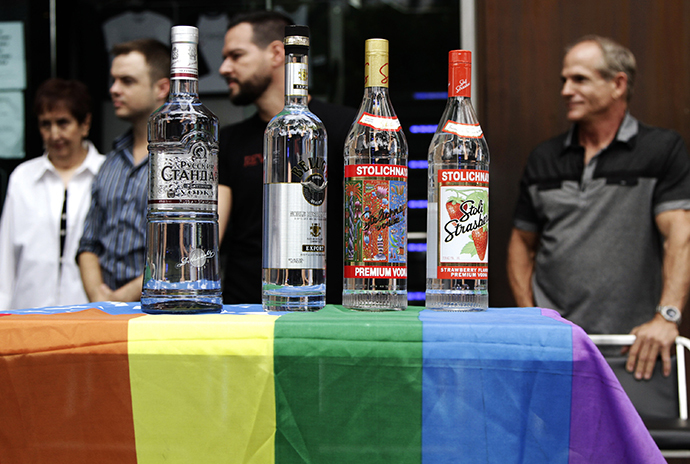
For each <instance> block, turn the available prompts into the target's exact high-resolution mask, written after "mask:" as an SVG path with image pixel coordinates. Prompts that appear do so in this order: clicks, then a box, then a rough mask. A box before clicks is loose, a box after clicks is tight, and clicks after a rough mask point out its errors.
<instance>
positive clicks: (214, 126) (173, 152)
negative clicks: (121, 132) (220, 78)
mask: <svg viewBox="0 0 690 464" xmlns="http://www.w3.org/2000/svg"><path fill="white" fill-rule="evenodd" d="M171 39H172V63H171V72H170V81H171V87H170V95H169V97H168V101H167V102H166V103H165V104H163V106H161V107H160V108H159V109H158V110H156V111H155V112H154V113H153V114H152V115H151V117H150V118H149V124H148V139H149V199H148V210H147V216H146V219H147V223H148V228H147V231H146V269H145V271H144V287H143V292H142V295H141V306H142V310H143V311H145V312H147V313H199V312H217V311H220V310H221V308H222V305H223V302H222V297H221V286H220V272H219V264H218V213H217V210H218V119H217V118H216V117H215V116H214V115H213V113H211V112H210V111H209V110H208V109H206V107H204V105H202V104H201V102H200V101H199V96H198V85H199V82H198V73H197V69H198V68H197V43H198V39H199V32H198V30H197V28H196V27H191V26H175V27H173V28H172V31H171Z"/></svg>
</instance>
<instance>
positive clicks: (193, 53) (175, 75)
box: [170, 42, 199, 96]
mask: <svg viewBox="0 0 690 464" xmlns="http://www.w3.org/2000/svg"><path fill="white" fill-rule="evenodd" d="M198 94H199V71H198V59H197V48H196V44H195V43H190V42H178V43H174V44H173V46H172V57H171V63H170V95H171V96H172V95H176V96H178V95H193V96H197V95H198Z"/></svg>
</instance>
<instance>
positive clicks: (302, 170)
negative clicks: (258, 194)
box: [262, 26, 327, 311]
mask: <svg viewBox="0 0 690 464" xmlns="http://www.w3.org/2000/svg"><path fill="white" fill-rule="evenodd" d="M284 44H285V107H284V108H283V110H282V111H281V112H280V113H278V114H277V115H276V116H275V117H274V118H273V119H271V121H270V122H269V123H268V126H267V127H266V132H265V133H264V221H263V285H262V303H263V307H264V309H265V310H267V311H268V310H271V311H316V310H319V309H321V308H323V307H324V305H325V304H326V185H327V180H326V172H327V169H326V146H327V145H326V141H327V138H326V128H325V127H324V125H323V123H322V122H321V120H320V119H319V118H318V117H317V116H316V115H314V114H313V113H311V112H310V111H309V108H308V107H307V102H308V68H309V66H308V59H307V54H308V52H309V28H308V27H307V26H287V27H286V28H285V40H284Z"/></svg>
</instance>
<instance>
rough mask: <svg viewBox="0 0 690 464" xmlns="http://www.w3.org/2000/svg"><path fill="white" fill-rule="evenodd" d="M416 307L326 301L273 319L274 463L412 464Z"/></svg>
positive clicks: (418, 330)
mask: <svg viewBox="0 0 690 464" xmlns="http://www.w3.org/2000/svg"><path fill="white" fill-rule="evenodd" d="M419 310H420V308H408V310H407V311H403V312H381V313H367V312H355V311H350V310H347V309H343V308H342V307H340V306H330V305H329V306H326V308H324V309H322V310H321V311H319V312H318V313H306V314H305V313H293V314H288V315H285V316H281V317H280V318H279V319H278V320H277V321H276V325H275V332H274V337H275V339H274V369H275V394H276V427H277V428H276V438H275V453H276V463H279V464H291V463H312V464H317V463H318V464H338V463H346V462H347V463H378V462H381V463H396V464H404V463H414V464H419V462H420V460H421V400H422V343H421V340H422V324H421V322H420V321H419V318H418V315H419ZM305 320H308V321H309V323H308V324H304V323H303V322H304V321H305Z"/></svg>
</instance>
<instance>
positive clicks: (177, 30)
mask: <svg viewBox="0 0 690 464" xmlns="http://www.w3.org/2000/svg"><path fill="white" fill-rule="evenodd" d="M170 41H171V42H172V43H180V42H186V43H194V44H198V43H199V29H197V28H196V27H194V26H173V27H172V29H171V30H170Z"/></svg>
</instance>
